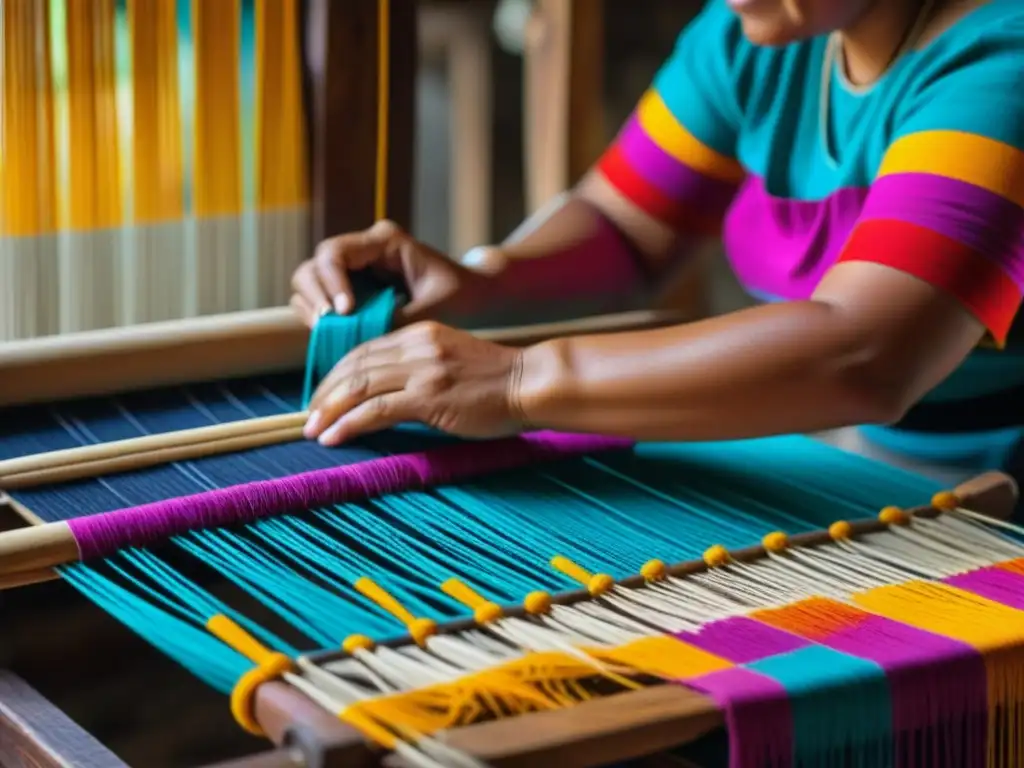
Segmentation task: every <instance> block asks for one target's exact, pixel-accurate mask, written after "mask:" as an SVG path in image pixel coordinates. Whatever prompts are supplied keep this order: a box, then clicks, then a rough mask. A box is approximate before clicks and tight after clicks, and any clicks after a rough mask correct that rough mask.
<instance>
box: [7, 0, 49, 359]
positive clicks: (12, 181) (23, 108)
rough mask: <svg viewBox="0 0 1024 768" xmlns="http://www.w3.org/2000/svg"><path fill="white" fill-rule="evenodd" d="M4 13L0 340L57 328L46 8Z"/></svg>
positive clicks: (32, 3) (10, 1)
mask: <svg viewBox="0 0 1024 768" xmlns="http://www.w3.org/2000/svg"><path fill="white" fill-rule="evenodd" d="M2 13H3V25H2V31H0V57H2V61H0V165H2V168H0V341H4V340H10V339H19V338H28V337H33V336H42V335H48V334H52V333H56V332H57V331H58V330H59V324H60V301H59V291H58V274H59V273H58V247H57V227H58V197H57V188H58V187H57V155H56V145H55V124H54V93H53V77H52V72H51V64H50V34H49V32H50V14H49V3H42V2H37V0H4V2H3V9H2Z"/></svg>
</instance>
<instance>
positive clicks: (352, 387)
mask: <svg viewBox="0 0 1024 768" xmlns="http://www.w3.org/2000/svg"><path fill="white" fill-rule="evenodd" d="M522 370H523V354H522V352H521V351H520V350H518V349H513V348H511V347H504V346H501V345H498V344H493V343H491V342H488V341H483V340H481V339H478V338H476V337H475V336H472V335H470V334H468V333H465V332H463V331H459V330H456V329H454V328H449V327H448V326H445V325H441V324H439V323H434V322H421V323H417V324H415V325H411V326H408V327H406V328H403V329H401V330H398V331H395V332H394V333H391V334H389V335H387V336H384V337H381V338H379V339H376V340H374V341H371V342H368V343H366V344H363V345H362V346H360V347H357V348H356V349H355V350H353V351H352V352H351V353H350V354H349V355H348V356H347V357H345V358H344V359H343V360H342V361H341V362H339V363H338V364H337V365H336V366H335V368H334V370H332V371H331V373H330V374H329V375H328V376H327V377H326V378H325V379H324V381H323V382H322V383H321V384H320V386H319V388H318V389H317V391H316V393H315V394H314V396H313V398H312V400H311V402H310V406H309V408H310V412H311V413H310V418H309V421H308V423H307V425H306V436H307V437H309V438H316V439H319V441H320V442H321V443H322V444H324V445H338V444H339V443H342V442H345V441H348V440H351V439H352V438H353V437H356V436H357V435H361V434H366V433H369V432H375V431H377V430H380V429H385V428H388V427H393V426H395V425H397V424H400V423H402V422H420V423H422V424H426V425H428V426H431V427H434V428H435V429H438V430H440V431H442V432H446V433H448V434H453V435H458V436H461V437H501V436H506V435H511V434H516V433H518V432H520V431H521V430H522V429H523V428H524V427H525V424H524V420H523V418H522V417H521V415H520V413H521V409H520V407H519V405H518V400H519V392H520V387H521V378H522Z"/></svg>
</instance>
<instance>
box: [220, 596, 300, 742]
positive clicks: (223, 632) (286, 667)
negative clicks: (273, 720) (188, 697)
mask: <svg viewBox="0 0 1024 768" xmlns="http://www.w3.org/2000/svg"><path fill="white" fill-rule="evenodd" d="M206 628H207V629H208V630H209V631H210V633H211V634H213V635H214V636H215V637H217V638H219V639H220V640H221V641H222V642H224V643H225V644H226V645H228V646H229V647H231V648H233V649H234V650H236V651H238V652H239V653H240V654H242V655H243V656H245V657H246V658H247V659H249V660H250V661H252V662H253V663H255V664H256V666H255V667H254V668H253V669H250V670H249V671H248V672H246V673H245V674H244V675H242V676H241V677H240V678H238V682H236V683H235V687H234V688H233V689H232V690H231V714H232V716H233V717H234V718H235V721H236V722H237V723H238V724H239V725H240V726H241V727H242V729H243V730H245V731H247V732H248V733H251V734H253V735H254V736H263V735H264V734H263V729H262V728H261V727H260V724H259V723H258V722H257V721H256V718H255V717H254V716H253V699H254V698H255V697H256V690H257V689H258V688H259V687H260V686H261V685H263V684H264V683H269V682H270V681H271V680H276V679H277V678H279V677H280V676H281V675H283V674H284V673H285V672H288V671H290V670H291V668H292V661H291V659H289V658H288V657H287V656H285V655H284V654H283V653H276V652H274V651H271V650H270V649H269V648H267V647H266V646H265V645H263V644H262V643H261V642H260V641H259V640H257V639H256V638H255V637H253V636H252V635H250V634H249V633H248V632H246V631H245V630H244V629H242V627H240V626H239V625H238V624H236V623H235V622H234V621H233V620H232V619H230V618H228V617H227V616H224V615H223V614H215V615H214V616H211V617H210V618H209V619H208V620H207V622H206Z"/></svg>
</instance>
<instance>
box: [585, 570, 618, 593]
mask: <svg viewBox="0 0 1024 768" xmlns="http://www.w3.org/2000/svg"><path fill="white" fill-rule="evenodd" d="M614 586H615V579H613V578H612V577H611V576H609V575H608V574H607V573H597V574H594V575H593V576H592V577H591V578H590V582H589V583H588V584H587V591H588V592H589V593H590V594H591V595H593V596H594V597H599V596H601V595H603V594H604V593H605V592H607V591H608V590H610V589H611V588H612V587H614Z"/></svg>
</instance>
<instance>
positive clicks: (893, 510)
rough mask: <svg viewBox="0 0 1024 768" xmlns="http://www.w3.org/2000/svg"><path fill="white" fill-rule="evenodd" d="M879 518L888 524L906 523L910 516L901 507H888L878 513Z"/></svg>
mask: <svg viewBox="0 0 1024 768" xmlns="http://www.w3.org/2000/svg"><path fill="white" fill-rule="evenodd" d="M878 520H879V521H880V522H882V523H885V524H886V525H906V524H907V523H909V522H910V516H909V515H908V514H907V513H906V512H904V511H903V510H902V509H900V508H899V507H886V508H885V509H883V510H882V511H881V512H879V513H878Z"/></svg>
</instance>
